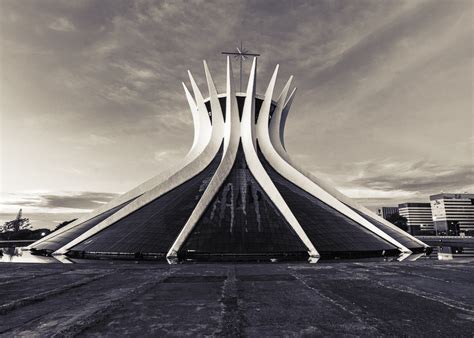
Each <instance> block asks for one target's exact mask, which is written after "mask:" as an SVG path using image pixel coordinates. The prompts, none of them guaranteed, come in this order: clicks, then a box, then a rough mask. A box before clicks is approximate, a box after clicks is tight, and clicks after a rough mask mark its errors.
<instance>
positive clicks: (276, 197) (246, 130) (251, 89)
mask: <svg viewBox="0 0 474 338" xmlns="http://www.w3.org/2000/svg"><path fill="white" fill-rule="evenodd" d="M255 74H256V58H254V60H253V64H252V70H251V72H250V78H249V82H248V86H247V94H246V97H245V103H244V109H243V112H242V121H241V124H240V134H241V138H242V148H243V150H244V154H245V159H246V160H247V165H248V166H249V169H250V172H251V173H252V175H253V176H254V178H255V179H256V180H257V182H258V183H259V184H260V186H261V187H262V189H263V190H264V191H265V193H266V194H267V195H268V196H269V197H270V198H271V200H272V202H273V203H274V204H275V206H276V207H277V208H278V210H279V211H280V212H281V214H282V215H283V217H284V218H285V219H286V221H287V222H288V223H289V224H290V225H291V227H292V228H293V230H294V231H295V232H296V234H297V235H298V237H299V238H300V239H301V241H302V242H303V243H304V245H305V246H306V248H307V250H308V254H309V256H310V260H312V259H317V258H319V257H320V255H319V253H318V251H317V250H316V248H315V247H314V245H313V243H311V241H310V239H309V238H308V236H307V235H306V233H305V232H304V230H303V228H302V227H301V225H300V224H299V223H298V220H297V219H296V217H295V216H294V215H293V213H292V212H291V210H290V208H289V207H288V205H287V204H286V202H285V200H284V199H283V197H282V196H281V195H280V192H279V191H278V189H277V188H276V187H275V185H274V184H273V182H272V180H271V179H270V177H269V176H268V174H267V172H266V171H265V169H264V168H263V166H262V164H261V163H260V160H259V159H258V155H257V152H256V149H255V144H254V142H255V139H256V135H254V134H253V129H254V126H255ZM274 77H275V79H273V78H272V81H273V85H274V80H276V74H274ZM272 91H273V89H272ZM267 104H268V105H270V104H271V101H270V103H267Z"/></svg>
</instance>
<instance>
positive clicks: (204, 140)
mask: <svg viewBox="0 0 474 338" xmlns="http://www.w3.org/2000/svg"><path fill="white" fill-rule="evenodd" d="M192 82H194V79H193V80H192ZM183 88H184V92H185V94H186V99H187V101H188V104H189V109H190V110H191V114H192V117H193V122H194V137H193V144H192V146H191V148H190V150H189V151H188V153H187V154H186V156H185V157H184V159H183V160H182V161H180V162H179V163H178V164H176V165H173V166H171V167H170V168H168V169H165V170H163V171H162V172H160V173H159V174H158V175H156V176H154V177H152V178H151V179H149V180H147V181H145V182H144V183H142V184H140V185H139V186H138V187H136V188H133V189H132V190H130V191H128V192H126V193H125V194H122V195H120V196H118V197H116V198H114V199H113V200H111V201H110V202H108V203H107V204H105V205H103V206H101V207H99V208H97V209H95V210H93V211H92V212H90V213H88V214H87V215H85V216H83V217H80V218H78V219H77V220H75V221H74V222H72V223H70V224H68V225H66V226H65V227H63V228H61V229H59V230H56V231H54V232H52V233H51V234H49V235H48V236H45V237H43V238H41V239H40V240H38V241H36V242H35V243H33V244H31V245H29V246H28V247H26V248H25V249H32V248H34V247H36V246H37V245H38V244H41V243H43V242H45V241H48V240H50V239H53V238H55V237H56V236H58V235H61V234H62V233H64V232H66V231H68V230H70V229H73V228H75V227H76V226H78V225H81V224H82V223H84V222H87V221H89V220H91V219H92V218H94V217H97V216H99V215H101V214H103V213H105V212H107V211H109V210H111V209H113V208H115V207H117V206H119V205H121V204H124V203H125V202H128V201H130V200H133V199H135V198H137V197H138V196H141V195H142V194H144V193H146V192H147V191H150V190H151V189H153V188H155V187H156V186H158V185H160V184H163V182H166V181H167V180H169V179H170V178H171V177H172V176H174V175H175V174H176V173H177V172H179V171H180V170H181V169H182V168H183V167H186V166H187V165H188V164H189V163H191V162H193V161H194V160H195V159H196V158H197V157H198V156H199V155H200V154H201V153H202V151H203V149H204V148H205V147H206V145H207V144H208V143H209V139H210V135H211V122H210V120H209V116H208V114H207V110H204V111H200V110H198V107H197V104H196V102H195V100H194V99H193V97H192V95H191V93H190V92H189V90H188V88H187V87H186V85H185V84H184V83H183Z"/></svg>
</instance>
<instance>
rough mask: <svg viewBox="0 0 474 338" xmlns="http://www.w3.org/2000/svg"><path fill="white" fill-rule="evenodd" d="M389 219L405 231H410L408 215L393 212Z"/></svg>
mask: <svg viewBox="0 0 474 338" xmlns="http://www.w3.org/2000/svg"><path fill="white" fill-rule="evenodd" d="M387 221H389V222H390V223H392V224H394V225H396V226H397V227H399V228H400V229H402V230H403V231H408V224H407V223H408V221H407V219H406V217H403V216H400V215H399V214H392V215H390V216H388V217H387Z"/></svg>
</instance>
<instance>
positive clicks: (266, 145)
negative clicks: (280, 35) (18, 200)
mask: <svg viewBox="0 0 474 338" xmlns="http://www.w3.org/2000/svg"><path fill="white" fill-rule="evenodd" d="M241 54H242V55H244V54H245V53H243V52H242V53H241ZM241 54H239V55H241ZM247 55H248V53H247ZM278 68H279V66H277V67H276V68H275V71H274V73H273V76H272V77H271V80H270V82H269V84H268V87H267V89H266V90H265V92H264V93H263V95H258V94H257V93H256V76H257V62H256V58H254V59H253V64H252V68H251V71H250V77H249V81H248V85H247V90H246V91H245V92H236V90H235V86H234V81H233V72H232V69H231V62H230V56H227V80H226V84H225V90H224V91H222V92H220V93H218V91H217V89H216V87H215V85H214V81H213V80H212V77H211V73H210V72H209V69H208V66H207V63H206V62H204V70H205V74H206V79H207V87H208V91H209V97H208V98H205V97H204V96H203V94H202V92H201V90H200V89H199V87H198V86H197V84H196V82H195V80H194V78H193V76H192V75H191V73H189V77H190V82H191V86H192V91H193V94H194V95H192V94H191V93H190V92H189V90H188V89H187V87H186V86H185V85H184V84H183V86H184V91H185V94H186V98H187V100H188V103H189V107H190V110H191V112H192V115H193V120H194V141H193V144H192V146H191V150H190V151H189V153H188V154H187V155H186V157H185V158H184V160H183V162H182V163H180V164H179V165H177V166H176V167H174V168H169V169H167V170H166V171H164V172H162V173H160V174H158V175H157V176H156V177H154V178H152V179H150V180H149V181H147V182H145V183H143V184H142V185H140V186H138V187H137V188H135V189H133V190H131V191H129V192H128V193H126V194H124V195H122V196H120V197H118V198H116V199H115V200H113V201H111V202H110V203H109V204H107V205H105V206H103V207H101V208H99V209H97V210H95V211H94V212H92V213H91V214H89V215H87V216H85V217H82V218H80V219H78V220H76V221H74V222H72V223H71V224H68V225H66V226H65V227H63V228H61V229H58V230H57V231H54V232H53V233H52V234H51V235H49V236H46V237H45V238H44V239H42V240H40V241H37V242H36V243H34V244H32V245H31V246H30V247H29V248H30V249H31V250H32V251H33V252H36V253H44V254H51V253H54V254H55V255H61V254H66V255H68V256H70V257H79V258H97V257H114V258H120V257H122V258H129V259H137V258H141V259H167V260H168V262H170V263H176V262H179V261H236V260H237V261H241V260H253V261H275V260H309V261H310V262H315V261H317V260H318V259H320V258H329V259H332V258H355V257H376V256H399V255H400V256H402V257H406V256H408V255H409V254H411V253H422V252H425V251H426V250H428V248H429V247H428V246H427V245H426V244H424V243H423V242H421V241H419V240H418V239H416V238H415V237H413V236H410V235H409V234H408V233H406V232H404V231H402V230H401V229H399V228H398V227H396V226H395V225H393V224H391V223H390V222H387V221H386V220H384V219H383V218H380V217H378V216H377V215H376V214H374V213H372V212H371V211H369V210H368V209H366V208H364V207H362V206H360V205H358V204H357V203H356V202H354V201H353V200H351V199H349V198H347V197H346V196H344V195H342V194H341V193H340V192H338V191H336V190H335V189H334V188H333V187H332V186H331V185H329V184H327V183H325V182H323V181H322V180H320V179H319V178H316V177H314V176H313V175H312V174H310V173H308V172H307V171H305V170H303V169H301V168H299V167H298V166H297V165H296V164H295V163H294V161H293V160H292V159H291V158H290V156H289V155H288V153H287V152H286V149H285V142H284V131H285V123H286V118H287V116H288V113H289V111H290V107H291V104H292V102H293V99H294V96H295V92H296V88H295V89H293V90H292V91H291V92H290V86H291V81H292V77H290V79H289V80H288V82H287V83H286V85H285V86H284V88H283V90H282V92H281V94H280V95H279V96H277V98H276V100H274V99H273V91H274V87H275V83H276V79H277V73H278Z"/></svg>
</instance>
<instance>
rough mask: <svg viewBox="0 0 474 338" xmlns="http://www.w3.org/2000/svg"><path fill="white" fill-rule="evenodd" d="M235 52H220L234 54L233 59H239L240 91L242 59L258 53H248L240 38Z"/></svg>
mask: <svg viewBox="0 0 474 338" xmlns="http://www.w3.org/2000/svg"><path fill="white" fill-rule="evenodd" d="M236 50H237V52H222V54H227V55H234V57H235V59H239V60H240V91H242V61H245V60H247V56H260V54H253V53H249V52H248V50H246V49H244V47H243V46H242V40H241V41H240V48H239V47H237V48H236Z"/></svg>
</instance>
